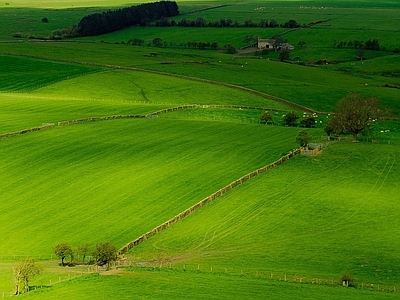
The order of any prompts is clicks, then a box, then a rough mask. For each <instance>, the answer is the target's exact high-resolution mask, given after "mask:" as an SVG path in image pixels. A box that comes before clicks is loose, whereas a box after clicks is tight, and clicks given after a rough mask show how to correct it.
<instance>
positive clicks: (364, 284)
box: [0, 255, 400, 298]
mask: <svg viewBox="0 0 400 300" xmlns="http://www.w3.org/2000/svg"><path fill="white" fill-rule="evenodd" d="M27 257H28V256H26V255H8V256H4V255H1V256H0V258H2V259H3V260H6V261H10V260H15V261H17V260H19V259H25V258H27ZM29 258H34V259H36V258H37V259H38V260H48V259H54V258H55V256H53V255H37V256H35V257H32V256H29ZM130 268H132V269H133V271H134V270H135V269H140V270H142V271H146V270H148V271H151V272H154V271H168V270H171V271H177V272H189V273H190V272H192V273H214V274H220V275H222V274H226V275H230V276H242V277H251V278H259V279H264V280H269V281H280V282H287V283H298V284H315V285H324V286H344V287H346V288H348V287H347V285H346V284H345V283H344V282H343V281H342V279H341V275H340V274H339V275H338V276H335V277H333V276H331V277H330V276H323V275H319V276H312V275H310V274H308V275H304V274H300V273H296V272H284V271H273V270H271V271H269V270H255V269H252V270H248V269H244V268H236V267H232V266H230V267H224V266H220V265H206V264H199V263H183V262H182V263H174V262H168V261H158V262H157V261H155V262H151V263H149V262H136V261H133V260H131V259H129V258H124V259H121V260H118V261H115V262H113V263H111V264H110V269H111V271H112V270H115V269H126V270H127V272H129V271H131V270H132V269H131V270H130ZM108 270H109V269H107V267H105V266H103V267H100V266H97V265H94V264H92V265H79V266H75V267H73V268H68V272H65V273H63V274H54V276H50V277H51V278H49V277H47V278H46V279H36V280H32V285H31V286H30V291H32V290H37V289H42V288H48V287H50V286H53V285H55V284H59V283H62V282H66V281H70V280H74V279H76V278H80V277H83V276H86V275H90V274H95V273H98V274H101V273H106V272H107V271H108ZM10 281H11V278H10ZM351 288H355V289H360V290H369V291H379V292H388V293H399V291H400V285H398V284H385V283H376V282H375V283H374V282H369V281H362V280H360V281H357V280H356V281H355V283H354V286H352V287H351ZM12 296H14V292H13V291H12V290H8V291H1V292H0V298H8V297H12Z"/></svg>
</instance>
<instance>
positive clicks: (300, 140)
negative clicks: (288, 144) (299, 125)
mask: <svg viewBox="0 0 400 300" xmlns="http://www.w3.org/2000/svg"><path fill="white" fill-rule="evenodd" d="M311 139H312V137H311V135H309V134H308V132H307V131H305V130H302V131H300V132H299V133H298V134H297V136H296V143H297V144H299V145H300V147H303V148H305V147H307V146H308V144H309V143H310V141H311Z"/></svg>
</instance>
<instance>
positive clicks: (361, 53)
mask: <svg viewBox="0 0 400 300" xmlns="http://www.w3.org/2000/svg"><path fill="white" fill-rule="evenodd" d="M356 57H357V59H358V60H365V49H364V48H357V49H356Z"/></svg>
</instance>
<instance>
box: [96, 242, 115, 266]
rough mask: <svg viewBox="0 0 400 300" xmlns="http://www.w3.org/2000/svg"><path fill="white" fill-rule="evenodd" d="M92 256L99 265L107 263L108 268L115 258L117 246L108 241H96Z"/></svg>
mask: <svg viewBox="0 0 400 300" xmlns="http://www.w3.org/2000/svg"><path fill="white" fill-rule="evenodd" d="M93 256H94V257H95V258H96V262H97V264H98V265H99V266H104V265H107V268H109V267H110V263H111V262H112V261H116V260H117V248H116V247H115V246H114V245H113V244H111V243H110V242H104V243H98V244H97V245H96V249H95V250H94V253H93Z"/></svg>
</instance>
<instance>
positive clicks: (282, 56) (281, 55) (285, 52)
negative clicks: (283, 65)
mask: <svg viewBox="0 0 400 300" xmlns="http://www.w3.org/2000/svg"><path fill="white" fill-rule="evenodd" d="M289 58H290V52H289V50H287V49H283V50H282V51H281V52H280V53H279V59H280V61H285V60H289Z"/></svg>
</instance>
